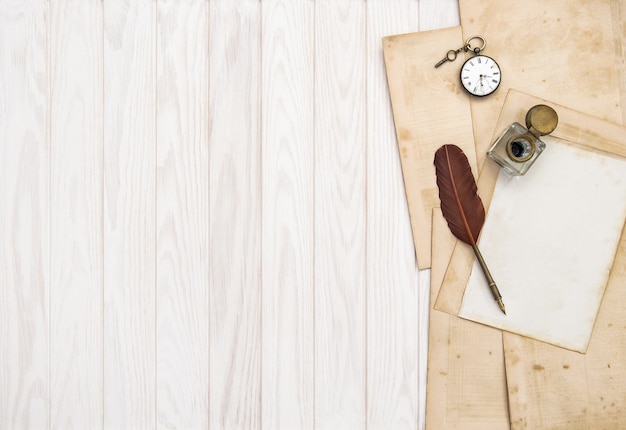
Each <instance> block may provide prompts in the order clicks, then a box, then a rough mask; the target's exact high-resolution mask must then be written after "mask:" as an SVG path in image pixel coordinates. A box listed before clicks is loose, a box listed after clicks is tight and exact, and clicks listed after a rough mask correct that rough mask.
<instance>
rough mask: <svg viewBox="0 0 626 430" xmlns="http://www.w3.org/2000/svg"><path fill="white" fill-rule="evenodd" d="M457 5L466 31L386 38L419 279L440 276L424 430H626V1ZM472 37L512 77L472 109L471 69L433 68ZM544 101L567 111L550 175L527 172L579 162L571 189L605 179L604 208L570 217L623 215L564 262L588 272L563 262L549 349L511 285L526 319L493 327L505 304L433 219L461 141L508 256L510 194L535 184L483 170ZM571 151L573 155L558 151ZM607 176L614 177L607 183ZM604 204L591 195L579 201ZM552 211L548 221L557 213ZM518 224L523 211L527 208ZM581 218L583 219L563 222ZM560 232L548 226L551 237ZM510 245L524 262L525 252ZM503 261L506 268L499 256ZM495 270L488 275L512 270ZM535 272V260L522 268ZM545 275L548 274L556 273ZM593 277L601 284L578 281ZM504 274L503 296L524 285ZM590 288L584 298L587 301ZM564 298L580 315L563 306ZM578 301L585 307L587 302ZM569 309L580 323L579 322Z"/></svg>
mask: <svg viewBox="0 0 626 430" xmlns="http://www.w3.org/2000/svg"><path fill="white" fill-rule="evenodd" d="M459 3H460V11H461V22H462V27H456V28H450V29H444V30H436V31H430V32H421V33H413V34H407V35H396V36H390V37H387V38H385V39H384V40H383V48H384V54H385V63H386V67H387V75H388V80H389V90H390V96H391V101H392V108H393V113H394V119H395V122H396V131H397V137H398V145H399V152H400V156H401V161H402V167H403V175H404V179H405V187H406V192H407V200H408V202H409V211H410V215H411V223H412V226H413V234H414V240H415V247H416V255H417V260H418V264H419V267H420V268H427V267H431V315H430V337H429V368H428V383H427V410H426V423H427V428H432V429H453V428H454V429H487V430H488V429H500V428H503V429H505V428H532V429H541V428H546V429H555V428H563V429H601V428H620V427H619V426H620V425H624V424H623V423H624V422H626V386H625V385H624V384H623V381H624V380H626V379H625V378H626V361H625V360H623V358H622V356H623V354H624V352H626V332H624V329H625V328H626V304H625V303H626V301H625V300H624V299H626V289H624V288H623V287H624V286H625V285H626V237H624V236H622V227H623V225H624V216H626V214H625V213H624V212H625V211H626V209H624V205H625V201H626V195H625V194H624V191H623V188H622V187H623V184H624V181H626V178H625V177H624V174H626V171H624V170H622V169H624V168H623V167H622V166H624V165H625V164H623V163H624V162H625V161H624V160H625V159H626V128H624V127H622V126H620V125H618V124H621V123H623V119H624V118H626V109H624V108H626V103H624V100H625V99H624V98H625V97H626V79H625V78H626V65H625V56H624V53H625V50H624V46H623V44H624V43H625V40H626V38H625V37H624V35H625V29H624V27H625V26H626V23H625V22H623V20H622V18H621V17H622V16H624V14H626V1H624V0H621V1H612V2H584V1H567V2H566V1H564V0H558V1H553V2H541V1H538V0H529V1H526V2H512V1H503V2H481V1H479V0H460V2H459ZM474 35H481V36H483V37H485V39H487V47H486V49H485V51H484V52H482V53H483V54H485V55H489V56H490V57H493V58H494V59H496V61H498V63H499V65H500V67H501V69H502V75H503V76H502V84H501V87H500V88H499V89H498V90H497V91H496V93H494V94H493V95H491V96H489V97H487V98H482V99H477V98H471V96H469V95H467V94H466V93H464V90H463V89H462V88H461V85H460V83H459V68H460V66H461V64H462V62H463V61H464V59H462V58H458V59H457V60H456V62H447V63H445V64H444V65H443V66H442V67H440V68H438V69H434V67H433V66H434V64H435V63H436V62H437V61H439V60H440V59H441V58H442V57H443V56H444V55H445V53H446V52H447V51H448V50H450V49H456V48H458V47H460V46H463V43H464V41H465V40H466V39H467V38H468V37H470V36H474ZM459 57H461V55H459ZM511 88H514V89H515V91H509V89H511ZM517 90H519V91H517ZM521 91H523V92H521ZM525 93H528V94H536V95H539V96H541V98H537V97H533V96H529V95H527V94H525ZM539 103H544V104H548V105H551V106H552V107H554V108H555V110H556V111H557V113H558V115H559V125H558V127H557V130H555V132H554V133H553V135H552V136H551V137H549V138H546V140H547V141H548V145H549V146H548V149H547V150H546V152H545V153H544V154H543V155H542V160H541V161H542V163H543V162H545V163H543V164H541V163H540V162H539V161H538V163H537V165H536V166H534V167H533V170H531V171H530V172H529V174H528V178H530V177H531V176H530V175H531V174H536V175H537V176H536V177H535V179H537V177H538V176H540V175H544V178H545V177H549V173H550V167H546V166H552V165H556V164H553V162H554V161H555V160H566V159H567V157H569V156H571V157H572V158H571V160H572V163H574V164H575V163H578V164H576V166H577V167H576V169H577V170H572V171H571V172H569V173H572V172H573V173H572V176H571V178H570V179H573V180H574V182H575V181H576V180H580V179H581V178H583V179H584V178H585V177H589V178H591V179H589V180H596V179H597V180H598V182H597V184H598V185H597V187H598V195H599V196H600V195H601V196H604V197H605V199H604V200H600V202H598V201H595V200H594V202H593V203H588V204H587V205H584V204H583V205H582V206H580V205H578V206H577V205H576V204H574V205H573V206H572V207H571V209H570V211H571V210H576V208H583V209H584V210H586V209H585V208H586V207H590V206H597V205H603V206H602V207H604V208H605V209H606V211H605V210H601V211H600V212H599V213H604V212H610V214H611V215H610V216H609V219H608V220H602V221H600V220H598V223H596V224H601V226H602V227H606V229H605V230H603V233H602V234H603V235H604V237H603V239H602V241H601V242H596V243H595V244H594V245H593V247H590V249H586V250H585V251H588V252H580V250H578V251H576V252H574V253H570V254H569V257H568V258H575V257H576V256H579V259H578V260H572V261H571V262H570V264H569V265H567V264H565V263H564V262H563V261H560V262H558V263H555V266H556V267H558V269H559V270H560V271H559V272H557V273H558V274H559V276H558V278H560V279H562V280H563V279H564V280H566V281H567V277H568V276H569V275H570V272H571V273H575V275H572V276H570V278H569V280H570V281H571V285H572V291H571V294H567V297H566V296H565V293H564V291H563V290H558V289H557V290H556V291H550V293H554V294H552V295H551V297H552V298H551V299H549V300H548V299H546V300H545V303H540V304H541V305H544V306H545V307H544V308H542V309H541V312H540V313H541V315H538V314H539V313H537V315H536V316H537V317H539V316H541V317H550V316H551V315H547V314H549V313H550V312H548V311H549V310H553V311H554V315H560V318H561V319H560V320H559V319H558V318H557V322H558V321H564V320H565V321H567V320H568V318H569V320H571V321H572V324H571V327H568V326H567V324H566V325H562V326H561V327H560V331H559V332H558V336H556V337H550V336H552V334H553V332H554V331H553V330H551V329H549V328H548V329H547V328H546V324H548V323H550V322H552V323H553V324H554V321H551V320H550V319H549V318H547V319H544V320H543V321H541V322H540V323H538V324H535V325H534V326H532V324H531V326H532V327H530V329H529V324H528V322H529V321H532V320H535V318H528V308H523V307H522V306H521V305H520V304H521V303H522V302H523V301H524V299H530V301H529V303H526V305H527V306H532V305H533V303H534V304H535V305H536V304H537V302H536V301H535V302H533V300H536V291H535V292H532V294H529V296H530V297H525V296H524V294H522V293H520V291H519V290H520V289H521V287H520V286H516V290H514V291H512V290H511V289H510V288H509V287H508V286H507V287H506V288H505V285H504V284H502V283H501V282H499V286H500V289H501V292H502V293H503V296H504V300H505V303H506V304H507V311H509V312H513V313H515V309H519V313H518V314H517V315H515V318H512V319H511V321H509V320H506V317H501V316H500V315H498V314H497V312H499V311H498V309H497V306H494V303H493V302H491V303H489V299H490V298H489V294H488V293H489V291H488V289H487V288H486V286H485V285H483V284H482V283H481V279H479V276H478V275H477V274H476V272H475V271H473V270H472V266H473V264H474V262H473V259H474V258H473V253H472V252H471V249H470V248H468V247H467V246H465V245H464V244H458V245H457V244H456V241H455V239H454V237H453V236H452V235H451V234H450V232H449V230H448V227H447V225H446V223H445V221H444V220H443V218H442V216H441V213H440V211H439V210H438V209H437V206H438V204H439V201H438V191H437V188H436V186H435V182H434V169H433V167H432V159H433V155H434V151H435V150H436V149H437V148H438V147H439V146H441V145H443V144H446V143H454V144H456V145H458V146H461V147H462V148H463V150H464V151H465V153H466V154H467V155H468V158H469V160H470V163H471V164H472V167H473V168H474V169H476V173H478V172H479V171H480V176H479V180H478V187H479V195H480V196H481V198H482V199H483V202H484V203H485V206H486V208H488V215H487V221H486V224H485V228H484V230H483V235H482V236H481V248H483V246H485V248H488V247H489V244H490V243H491V244H496V245H497V246H495V250H493V251H489V252H490V253H493V252H496V254H495V255H496V256H497V252H498V250H500V251H501V248H498V246H502V244H504V243H507V239H506V237H507V235H509V234H511V232H510V231H507V232H504V231H502V230H504V229H505V228H506V227H507V225H509V226H510V224H507V222H506V219H507V218H508V217H510V216H512V213H511V212H507V210H508V209H509V208H511V207H513V206H514V203H515V199H514V196H511V195H510V194H516V195H518V194H519V195H522V194H523V193H522V192H521V191H520V188H519V187H520V186H521V185H523V184H524V182H523V181H525V180H526V179H528V178H526V177H524V179H523V180H518V181H515V180H514V181H510V180H509V182H508V183H507V182H506V181H507V179H506V178H502V177H500V179H498V176H499V169H498V168H497V166H495V165H494V164H493V163H491V162H490V161H487V162H485V161H484V160H485V157H484V154H485V152H486V150H487V148H488V147H489V146H490V144H491V143H492V142H493V141H494V139H495V137H496V136H497V134H499V132H500V131H501V130H502V129H503V128H504V127H505V126H506V125H508V124H509V123H511V122H513V121H517V122H521V123H522V124H523V123H524V121H523V120H524V114H525V112H526V111H527V110H528V109H529V108H530V107H532V106H533V105H535V104H539ZM551 148H552V149H553V150H552V154H551V155H548V151H550V149H551ZM555 148H556V149H555ZM561 149H563V150H564V151H565V152H562V153H560V152H559V151H560V150H561ZM559 154H560V155H559ZM557 155H558V157H557ZM555 157H556V158H555ZM544 158H545V159H544ZM546 163H547V164H546ZM607 163H608V164H609V165H611V167H610V168H609V169H606V170H604V169H602V166H604V165H605V164H607ZM620 163H622V164H620ZM540 166H541V167H540ZM478 167H482V168H481V169H478ZM555 169H556V167H555ZM561 169H562V170H561V173H563V172H568V170H567V168H566V167H563V166H562V167H561ZM581 169H582V171H581ZM587 169H588V170H589V171H587ZM542 170H543V171H542ZM556 171H557V170H555V172H556ZM576 172H579V173H576ZM598 172H601V173H602V174H598ZM621 172H624V173H623V174H620V173H621ZM585 175H587V176H585ZM476 176H477V177H478V175H476ZM613 176H615V178H613ZM613 179H614V181H613V182H611V181H612V180H613ZM557 182H558V181H557ZM496 184H497V186H496ZM520 184H521V185H520ZM578 184H579V185H580V184H587V182H585V181H584V180H583V181H582V182H580V181H579V182H578ZM612 187H613V188H612ZM609 190H613V191H612V192H613V194H612V195H611V191H609ZM533 193H534V191H533ZM590 193H591V194H590ZM573 194H575V193H570V196H569V201H571V200H572V195H573ZM592 194H593V193H592V192H591V191H589V190H587V191H586V193H582V194H581V199H582V198H583V197H582V196H583V195H584V196H587V197H588V196H590V195H592ZM553 195H554V194H553ZM556 195H559V192H557V193H556ZM612 196H613V197H612ZM587 197H585V198H587ZM592 197H593V198H595V197H596V196H595V195H592ZM527 198H530V197H527ZM542 198H545V196H543V197H542ZM611 198H613V200H611ZM531 201H532V199H531ZM544 201H545V200H544ZM612 202H614V204H613V203H612ZM574 203H576V202H574ZM491 205H493V206H491ZM551 207H552V209H550V208H547V209H546V210H548V211H550V213H551V214H552V211H553V210H554V206H551ZM597 207H600V206H597ZM433 209H434V211H433V212H432V215H431V214H430V211H431V210H433ZM581 210H582V209H581ZM514 212H515V213H519V212H520V210H519V208H517V210H516V211H514ZM494 214H495V215H494ZM496 215H498V216H496ZM589 217H593V216H592V215H588V216H587V218H586V219H587V220H588V219H589ZM498 218H499V219H498ZM549 218H550V217H547V219H549ZM579 218H580V217H577V216H576V214H572V216H571V217H570V218H569V219H565V220H564V223H565V224H568V221H571V220H576V219H579ZM620 220H621V221H620ZM552 221H554V220H552ZM431 223H432V224H431ZM611 223H612V224H611ZM592 224H593V223H592ZM516 225H517V226H519V221H516ZM522 225H524V224H523V222H522ZM546 225H547V224H546ZM431 226H432V227H431ZM513 227H515V225H514V226H513ZM597 227H598V225H595V226H594V225H592V226H591V227H589V226H586V227H585V228H583V227H581V226H576V228H578V229H580V228H582V229H583V230H584V231H581V234H583V233H584V234H583V236H584V238H585V240H587V239H589V238H591V239H589V240H593V239H594V238H598V237H600V236H601V233H600V232H599V230H598V228H597ZM540 231H541V229H540ZM551 231H552V230H550V228H548V227H546V228H545V229H544V230H543V231H541V233H540V234H543V235H544V236H545V235H546V234H547V233H550V232H551ZM555 231H556V230H555ZM498 232H501V233H502V234H501V235H498ZM546 232H547V233H546ZM517 240H519V239H517ZM533 240H535V239H533ZM572 242H575V239H573V238H572V237H569V236H568V235H561V236H558V239H555V238H550V237H546V238H545V240H544V241H543V243H544V244H546V243H549V244H550V246H553V247H555V246H556V247H555V248H554V249H552V250H551V251H550V252H552V254H549V253H548V254H544V255H543V257H542V258H541V260H542V261H541V262H542V263H546V260H550V258H549V257H546V255H554V253H555V252H557V251H558V250H559V246H560V249H561V250H565V251H567V250H570V248H571V243H572ZM510 245H511V247H512V249H513V250H515V249H516V248H515V246H517V244H516V243H511V244H510ZM557 245H558V246H557ZM542 246H545V245H539V244H538V245H537V247H542ZM537 247H536V248H535V249H537ZM483 253H485V250H483ZM600 254H602V255H601V256H598V255H600ZM513 255H515V253H514V251H513ZM540 255H541V252H539V251H538V252H537V256H540ZM581 255H582V256H583V257H580V256H581ZM491 257H492V259H493V260H496V258H495V257H494V254H491ZM596 257H597V258H596ZM507 258H508V260H510V258H511V257H507ZM486 259H487V263H488V265H489V266H490V268H491V269H492V272H493V271H495V270H494V268H495V266H499V265H500V264H503V262H502V261H490V260H489V259H488V258H487V256H486ZM596 260H597V261H596ZM506 261H507V260H505V261H504V263H506ZM555 261H556V260H555ZM528 262H531V263H532V258H531V259H528V260H526V261H525V263H524V264H529V263H528ZM607 262H608V263H607ZM548 263H549V261H548ZM603 265H604V266H603ZM537 267H543V268H542V269H538V270H544V271H547V272H545V273H547V274H548V275H549V274H550V273H552V272H550V271H549V268H548V269H547V268H546V265H545V264H544V265H543V266H542V265H541V264H538V265H537ZM568 267H570V268H571V269H572V270H567V268H568ZM602 267H604V269H603V271H602V270H601V269H600V268H602ZM534 268H535V266H533V267H532V268H529V269H528V270H532V269H534ZM574 269H576V270H574ZM587 275H589V276H590V277H589V279H587V278H585V280H584V282H582V283H581V282H580V281H581V279H582V278H584V277H585V276H587ZM494 276H495V275H494ZM507 276H509V275H507ZM507 276H504V277H503V278H504V279H506V281H507V283H510V282H513V281H515V279H516V277H515V276H509V277H507ZM474 278H476V279H474ZM504 279H503V280H504ZM496 281H498V279H497V277H496ZM577 283H578V284H577ZM564 284H567V282H565V283H564ZM561 285H563V284H561ZM574 285H578V286H577V287H576V288H573V286H574ZM481 287H483V288H481ZM507 288H508V298H509V300H508V301H507V294H506V293H505V292H504V291H505V290H507ZM542 288H544V289H546V288H547V286H546V285H543V286H542ZM585 288H587V289H586V290H585ZM581 290H585V291H584V293H583V294H582V295H579V292H580V291H581ZM546 293H548V291H546ZM472 294H473V295H472ZM585 294H586V295H585ZM559 296H562V297H565V298H567V299H568V300H569V301H568V300H566V301H564V302H563V303H560V302H559V300H558V297H559ZM574 297H580V299H579V301H576V299H572V298H574ZM491 300H493V299H491ZM489 305H491V307H489ZM518 305H520V307H518ZM435 306H436V308H435ZM573 307H574V308H576V307H577V308H578V309H582V311H581V312H582V313H581V314H580V315H578V314H577V315H571V314H569V315H568V314H567V312H571V310H572V309H573ZM491 310H494V313H490V311H491ZM459 314H460V315H461V316H462V317H463V318H460V317H459V316H458V315H459ZM563 318H565V319H563ZM537 319H538V320H540V318H537ZM475 321H480V323H477V322H475ZM512 323H514V324H513V326H511V325H509V324H512ZM515 324H516V325H515ZM520 333H521V334H520ZM537 339H541V341H539V340H537Z"/></svg>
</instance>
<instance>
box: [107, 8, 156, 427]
mask: <svg viewBox="0 0 626 430" xmlns="http://www.w3.org/2000/svg"><path fill="white" fill-rule="evenodd" d="M154 9H155V6H154V2H153V1H152V0H140V1H135V0H107V1H106V2H104V10H103V13H104V30H103V31H104V46H103V49H104V54H103V57H104V77H105V80H104V358H103V360H104V382H103V383H104V387H103V392H104V426H105V427H106V428H111V429H120V428H144V427H145V428H154V427H155V423H154V420H155V397H154V392H155V362H154V351H155V349H154V348H155V326H154V322H155V293H154V290H155V288H154V283H155V263H154V259H155V225H154V224H155V206H154V205H155V170H154V168H155V156H156V147H155V141H154V139H155V77H154V74H155V55H154V50H155V41H156V31H155V30H156V28H155V18H156V15H155V11H154Z"/></svg>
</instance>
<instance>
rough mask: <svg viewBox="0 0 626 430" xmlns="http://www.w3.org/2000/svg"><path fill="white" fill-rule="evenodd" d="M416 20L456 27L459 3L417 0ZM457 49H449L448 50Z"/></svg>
mask: <svg viewBox="0 0 626 430" xmlns="http://www.w3.org/2000/svg"><path fill="white" fill-rule="evenodd" d="M418 18H419V22H418V30H419V31H428V30H436V29H439V28H447V27H454V26H457V25H459V23H460V18H459V2H458V0H418ZM457 48H459V47H458V46H457V47H450V49H457ZM442 58H443V57H442ZM427 290H428V286H427Z"/></svg>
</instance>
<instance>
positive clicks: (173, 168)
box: [156, 0, 209, 428]
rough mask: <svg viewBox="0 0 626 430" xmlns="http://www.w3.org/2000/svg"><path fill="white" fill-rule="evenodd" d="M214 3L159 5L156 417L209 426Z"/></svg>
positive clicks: (161, 424)
mask: <svg viewBox="0 0 626 430" xmlns="http://www.w3.org/2000/svg"><path fill="white" fill-rule="evenodd" d="M207 45H208V3H207V2H206V1H204V0H189V1H185V2H168V1H158V2H157V49H156V57H157V70H156V84H157V93H156V118H157V126H156V141H157V144H156V157H157V161H156V165H157V177H156V187H157V188H156V229H157V238H156V301H157V302H156V373H157V375H156V414H157V417H156V421H157V427H158V428H207V427H208V417H209V409H208V408H209V404H208V389H207V387H208V384H209V374H208V369H209V366H208V362H209V351H208V324H209V316H208V312H207V310H208V276H209V274H208V266H207V261H208V258H209V254H208V220H209V218H208V191H209V190H208V122H207V113H208V103H207V94H208V87H207V83H208V66H209V65H208V55H207V54H208V53H207Z"/></svg>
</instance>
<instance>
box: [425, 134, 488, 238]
mask: <svg viewBox="0 0 626 430" xmlns="http://www.w3.org/2000/svg"><path fill="white" fill-rule="evenodd" d="M435 171H436V174H437V186H438V187H439V200H441V212H442V213H443V216H444V217H445V219H446V221H447V222H448V226H449V227H450V231H452V234H454V235H455V236H456V237H457V238H458V239H459V240H461V241H463V242H465V243H467V244H468V245H471V246H476V242H477V241H478V236H479V234H480V230H481V229H482V227H483V224H484V223H485V207H484V206H483V202H482V201H481V200H480V197H479V196H478V194H477V191H478V187H477V186H476V181H475V180H474V176H473V175H472V169H471V168H470V165H469V162H468V161H467V157H466V156H465V154H464V153H463V150H462V149H461V148H459V147H458V146H456V145H444V146H442V147H441V148H439V149H438V150H437V152H436V153H435Z"/></svg>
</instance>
